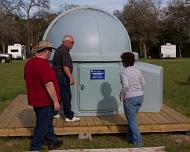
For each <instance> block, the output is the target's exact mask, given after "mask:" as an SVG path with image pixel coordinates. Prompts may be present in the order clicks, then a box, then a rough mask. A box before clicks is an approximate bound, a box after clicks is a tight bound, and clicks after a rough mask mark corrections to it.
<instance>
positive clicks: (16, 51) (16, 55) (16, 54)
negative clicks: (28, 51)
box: [8, 44, 25, 59]
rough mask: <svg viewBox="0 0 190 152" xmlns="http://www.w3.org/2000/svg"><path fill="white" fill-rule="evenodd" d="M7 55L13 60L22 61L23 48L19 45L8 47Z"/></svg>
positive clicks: (23, 56)
mask: <svg viewBox="0 0 190 152" xmlns="http://www.w3.org/2000/svg"><path fill="white" fill-rule="evenodd" d="M8 54H11V55H12V58H13V59H24V58H25V47H24V45H21V44H14V45H8Z"/></svg>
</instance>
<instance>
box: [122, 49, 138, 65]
mask: <svg viewBox="0 0 190 152" xmlns="http://www.w3.org/2000/svg"><path fill="white" fill-rule="evenodd" d="M121 60H122V62H123V63H124V64H125V66H126V67H128V66H133V65H134V62H135V55H134V54H133V53H132V52H124V53H122V54H121Z"/></svg>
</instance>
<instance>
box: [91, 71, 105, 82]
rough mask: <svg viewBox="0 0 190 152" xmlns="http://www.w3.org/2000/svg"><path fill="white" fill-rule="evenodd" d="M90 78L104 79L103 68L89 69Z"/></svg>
mask: <svg viewBox="0 0 190 152" xmlns="http://www.w3.org/2000/svg"><path fill="white" fill-rule="evenodd" d="M90 80H105V70H90Z"/></svg>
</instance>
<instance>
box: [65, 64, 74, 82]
mask: <svg viewBox="0 0 190 152" xmlns="http://www.w3.org/2000/svg"><path fill="white" fill-rule="evenodd" d="M63 70H64V72H65V74H66V75H67V76H68V78H69V81H70V84H71V85H74V84H75V80H74V79H73V76H72V74H71V72H70V70H69V67H63Z"/></svg>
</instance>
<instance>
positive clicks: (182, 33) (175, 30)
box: [163, 0, 190, 58]
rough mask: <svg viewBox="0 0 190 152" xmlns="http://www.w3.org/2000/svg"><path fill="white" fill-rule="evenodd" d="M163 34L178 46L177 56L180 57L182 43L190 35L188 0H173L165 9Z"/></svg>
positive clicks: (189, 5) (189, 6) (189, 4)
mask: <svg viewBox="0 0 190 152" xmlns="http://www.w3.org/2000/svg"><path fill="white" fill-rule="evenodd" d="M164 14H165V19H164V20H163V24H164V25H165V27H166V28H163V30H164V32H163V35H164V37H165V39H166V40H169V41H171V42H173V43H174V44H176V45H177V46H178V51H179V53H178V54H179V57H180V58H181V57H182V50H183V44H184V42H185V41H186V40H188V39H189V37H190V30H189V27H190V3H189V0H186V1H184V0H174V1H172V2H170V3H169V6H168V8H167V9H166V11H165V13H164Z"/></svg>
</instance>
